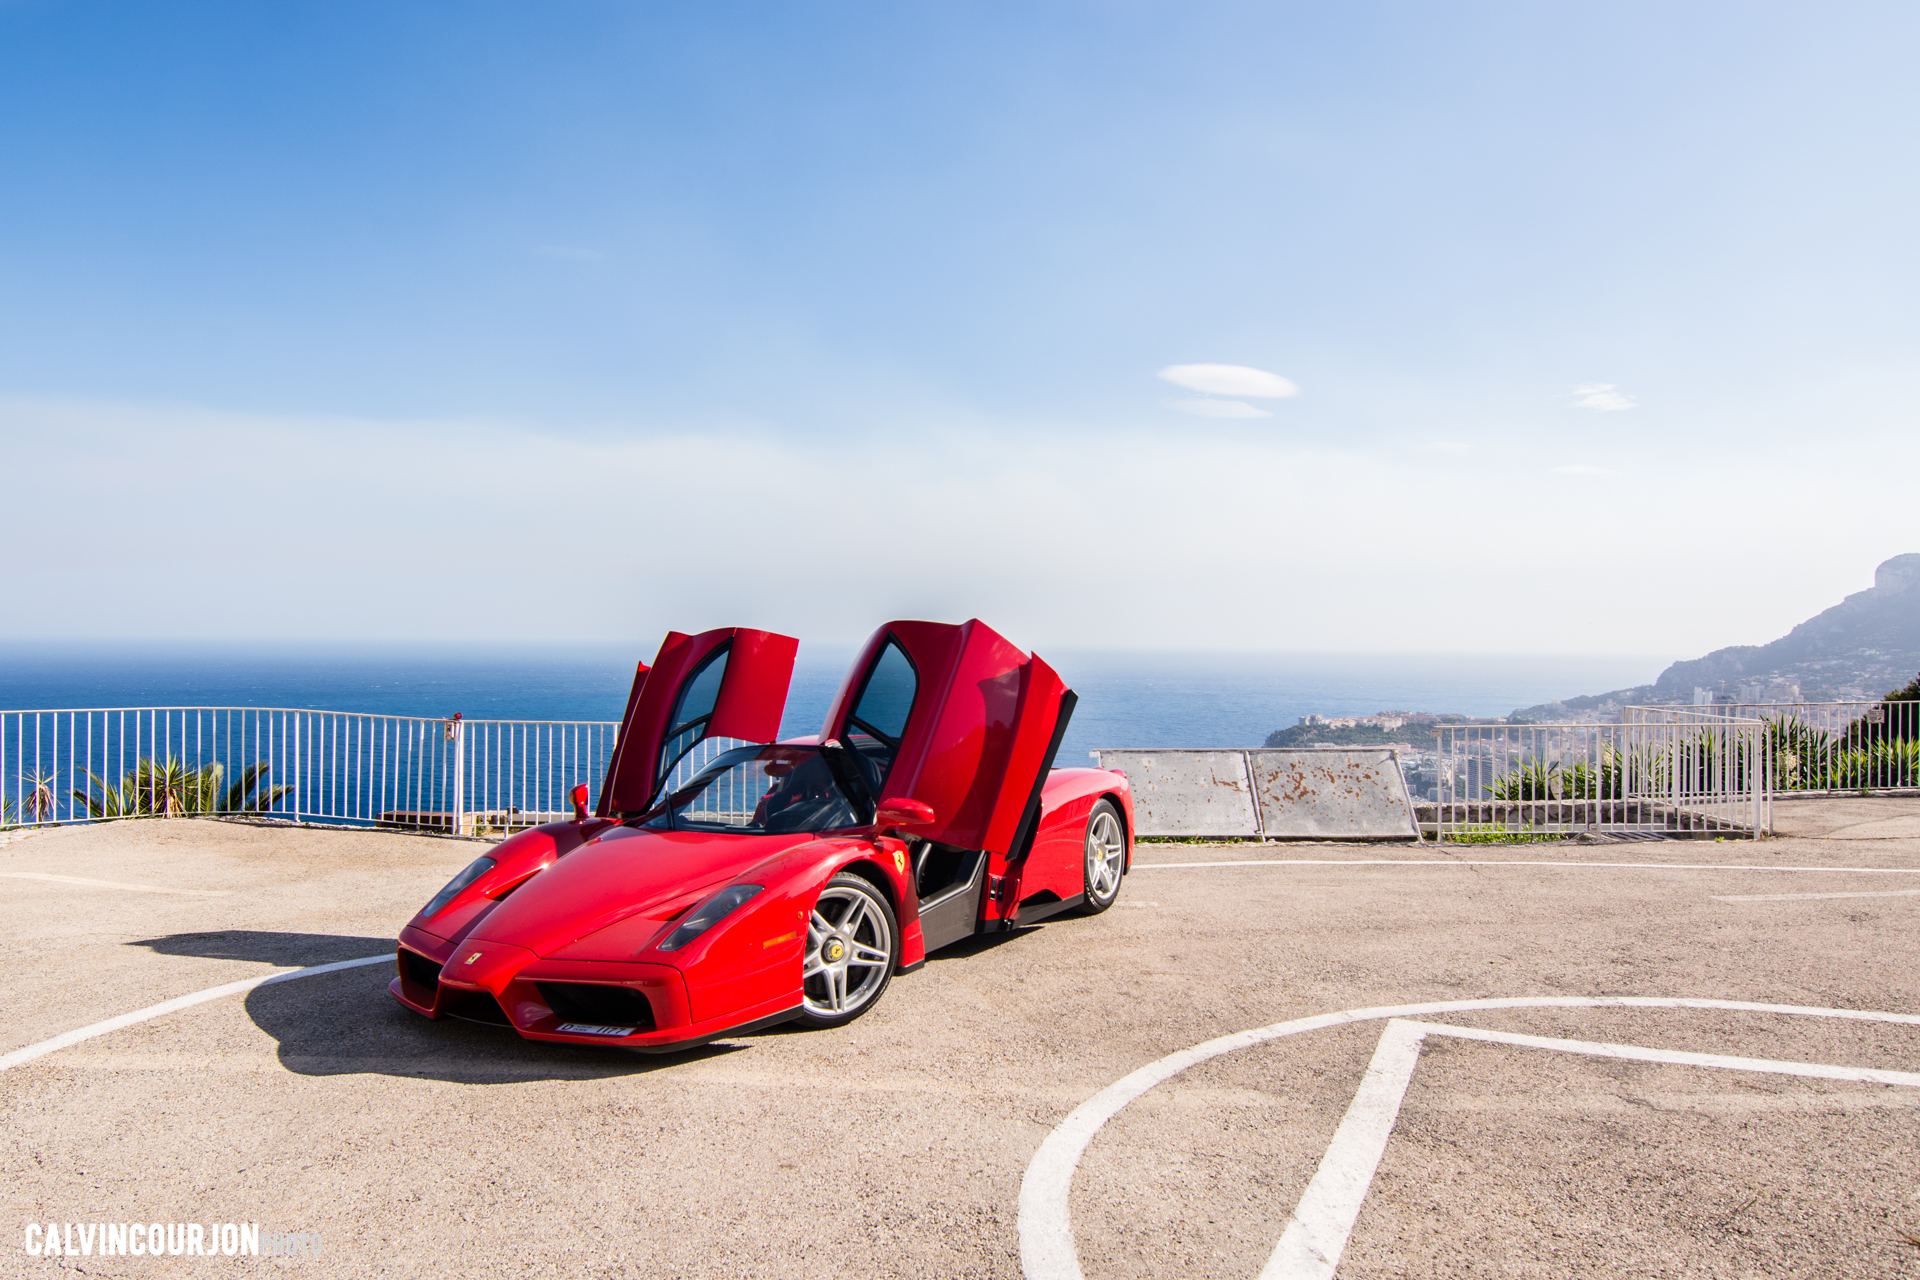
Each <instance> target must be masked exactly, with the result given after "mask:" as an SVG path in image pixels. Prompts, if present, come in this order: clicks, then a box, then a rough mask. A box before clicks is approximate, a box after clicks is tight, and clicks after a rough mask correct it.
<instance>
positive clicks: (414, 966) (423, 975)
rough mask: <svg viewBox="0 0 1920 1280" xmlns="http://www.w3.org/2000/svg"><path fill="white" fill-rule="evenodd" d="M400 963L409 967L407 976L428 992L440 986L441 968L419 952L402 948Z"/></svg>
mask: <svg viewBox="0 0 1920 1280" xmlns="http://www.w3.org/2000/svg"><path fill="white" fill-rule="evenodd" d="M400 963H401V964H403V965H405V966H406V967H407V976H408V977H409V978H411V979H413V980H414V981H415V982H417V983H419V984H420V985H421V986H423V987H425V988H426V989H427V990H429V991H431V990H433V989H434V988H435V987H437V986H439V985H440V966H439V965H437V964H435V963H434V962H433V961H431V960H429V959H427V958H426V957H425V956H423V955H421V954H420V953H419V952H418V951H408V950H407V949H406V948H405V947H402V948H400Z"/></svg>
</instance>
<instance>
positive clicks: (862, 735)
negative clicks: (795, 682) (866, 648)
mask: <svg viewBox="0 0 1920 1280" xmlns="http://www.w3.org/2000/svg"><path fill="white" fill-rule="evenodd" d="M919 688H920V677H919V676H918V675H917V674H916V673H915V672H914V669H913V663H912V662H911V661H909V660H908V658H907V655H906V652H905V650H903V649H901V647H900V645H899V643H898V642H897V641H895V640H893V639H891V638H889V639H888V641H887V647H886V648H884V649H882V650H881V651H880V657H879V658H878V659H877V660H875V662H874V664H873V668H872V670H870V671H868V672H867V682H866V684H865V686H864V687H862V688H861V690H860V697H859V700H858V701H856V702H855V703H854V704H853V710H852V711H851V712H850V713H848V715H847V727H846V739H847V745H848V746H849V747H852V748H853V750H854V752H855V753H856V755H857V757H858V759H859V760H860V762H861V765H862V767H863V772H866V773H867V774H868V775H869V776H868V785H869V786H870V787H871V788H872V790H873V794H874V798H875V799H879V798H880V795H881V791H880V788H881V787H882V786H883V785H885V783H886V780H887V773H888V771H890V770H891V769H892V768H893V758H894V756H895V755H897V754H898V753H899V751H900V739H901V736H902V735H904V734H905V733H906V731H907V718H908V717H909V716H910V715H912V714H913V696H914V694H915V693H916V692H917V691H918V690H919Z"/></svg>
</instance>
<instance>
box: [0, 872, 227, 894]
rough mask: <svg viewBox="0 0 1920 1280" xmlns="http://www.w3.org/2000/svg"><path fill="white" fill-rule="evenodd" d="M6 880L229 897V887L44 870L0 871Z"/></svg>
mask: <svg viewBox="0 0 1920 1280" xmlns="http://www.w3.org/2000/svg"><path fill="white" fill-rule="evenodd" d="M0 877H5V878H6V879H8V880H46V881H49V882H51V883H53V884H77V885H79V886H80V887H81V888H83V889H125V890H127V891H129V892H132V893H177V894H181V895H183V896H185V897H189V898H230V897H232V896H233V890H231V889H163V888H161V887H160V886H159V885H153V884H123V883H122V882H120V881H118V880H86V879H82V878H81V877H79V876H56V875H50V874H48V873H47V872H45V871H0Z"/></svg>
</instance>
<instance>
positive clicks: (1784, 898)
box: [1713, 889, 1920, 902]
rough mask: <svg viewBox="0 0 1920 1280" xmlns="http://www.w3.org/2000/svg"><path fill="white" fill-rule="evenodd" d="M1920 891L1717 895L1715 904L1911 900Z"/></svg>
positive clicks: (1886, 890) (1887, 890)
mask: <svg viewBox="0 0 1920 1280" xmlns="http://www.w3.org/2000/svg"><path fill="white" fill-rule="evenodd" d="M1915 896H1920V889H1873V890H1865V891H1863V892H1860V893H1716V894H1714V895H1713V900H1714V901H1715V902H1812V901H1813V900H1814V899H1816V898H1911V897H1915Z"/></svg>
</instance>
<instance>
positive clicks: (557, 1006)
mask: <svg viewBox="0 0 1920 1280" xmlns="http://www.w3.org/2000/svg"><path fill="white" fill-rule="evenodd" d="M534 985H535V986H536V987H538V988H539V989H540V996H541V998H542V999H544V1000H545V1001H546V1002H547V1007H548V1008H549V1009H551V1010H553V1012H554V1014H555V1016H557V1017H558V1018H560V1019H561V1021H563V1022H584V1023H589V1024H591V1025H593V1026H598V1027H636V1028H642V1027H646V1028H650V1027H652V1026H653V1005H652V1004H651V1003H650V1002H649V1001H648V1000H647V998H646V996H644V995H642V994H641V993H640V992H638V991H635V990H634V989H633V988H632V987H607V986H601V985H600V984H599V983H596V982H536V983H535V984H534Z"/></svg>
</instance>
